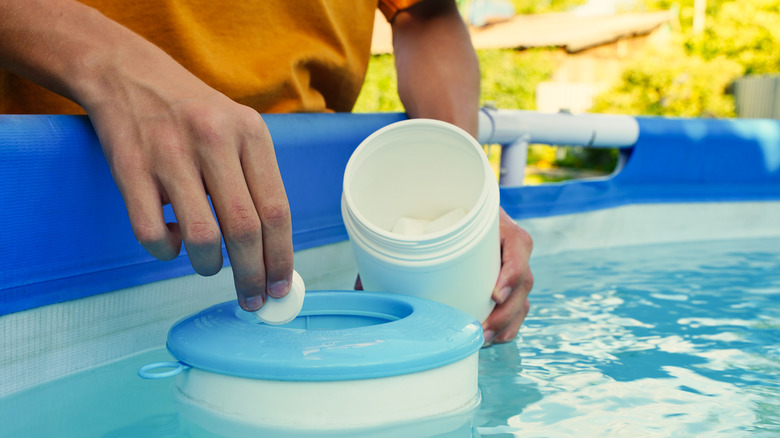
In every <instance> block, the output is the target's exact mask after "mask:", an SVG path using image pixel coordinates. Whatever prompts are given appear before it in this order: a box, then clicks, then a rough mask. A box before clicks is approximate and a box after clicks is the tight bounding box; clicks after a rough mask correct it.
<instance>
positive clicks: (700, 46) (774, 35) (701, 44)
mask: <svg viewBox="0 0 780 438" xmlns="http://www.w3.org/2000/svg"><path fill="white" fill-rule="evenodd" d="M719 3H720V7H719V8H718V9H717V10H715V11H713V13H712V14H711V15H708V16H707V19H706V21H705V24H706V26H705V29H704V32H703V33H702V34H700V35H692V36H690V37H689V38H688V40H687V41H686V43H685V45H686V48H687V49H688V51H689V53H695V54H699V55H700V56H702V57H703V58H704V59H707V60H710V59H714V58H716V57H719V56H725V57H727V58H729V59H733V60H735V61H737V62H739V63H740V64H741V65H742V66H744V68H745V73H746V74H762V73H776V72H780V0H749V1H745V0H742V1H728V2H719Z"/></svg>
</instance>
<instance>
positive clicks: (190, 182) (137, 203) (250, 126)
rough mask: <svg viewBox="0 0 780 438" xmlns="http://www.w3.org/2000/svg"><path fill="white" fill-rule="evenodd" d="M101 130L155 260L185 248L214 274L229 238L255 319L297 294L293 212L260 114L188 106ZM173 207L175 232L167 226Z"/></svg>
mask: <svg viewBox="0 0 780 438" xmlns="http://www.w3.org/2000/svg"><path fill="white" fill-rule="evenodd" d="M220 105H221V106H220ZM96 120H101V119H99V118H97V117H96ZM98 125H99V126H102V127H106V126H112V124H111V123H98ZM100 132H101V133H102V134H103V135H102V139H101V143H102V145H103V148H104V152H105V153H106V157H107V158H108V160H109V164H110V165H111V169H112V173H113V174H114V178H115V180H116V181H117V184H118V186H119V188H120V191H121V192H122V195H123V197H124V198H125V203H126V206H127V209H128V214H129V217H130V221H131V224H132V226H133V231H134V232H135V235H136V237H137V239H138V240H139V242H140V243H141V245H142V246H143V247H144V248H145V249H147V250H148V251H149V253H150V254H152V255H153V256H154V257H156V258H158V259H161V260H171V259H173V258H175V257H176V256H177V255H178V254H179V250H180V248H181V243H182V241H183V242H184V245H185V247H186V248H187V254H188V256H189V258H190V261H191V264H192V266H193V268H194V269H195V271H196V272H197V273H199V274H201V275H213V274H215V273H217V272H218V271H219V270H220V269H221V267H222V263H223V260H222V249H221V241H222V237H224V239H225V246H226V248H227V252H228V255H229V256H230V261H231V265H232V268H233V275H234V279H235V285H236V294H237V297H238V300H239V303H240V305H241V307H243V308H244V309H245V310H248V311H255V310H258V309H259V308H260V307H262V306H263V304H264V302H265V300H266V297H267V295H270V296H272V297H275V298H281V297H283V296H285V295H286V294H287V293H288V292H289V290H290V286H291V284H292V270H293V247H292V224H291V218H290V209H289V205H288V202H287V196H286V193H285V190H284V185H283V183H282V179H281V175H280V173H279V169H278V166H277V163H276V157H275V154H274V149H273V143H272V141H271V137H270V134H269V133H268V130H267V128H266V126H265V124H264V122H263V121H262V118H261V117H260V115H259V114H258V113H257V112H255V111H254V110H251V109H250V108H248V107H244V106H240V105H238V104H235V103H234V102H230V101H228V100H227V99H222V98H220V99H216V100H215V101H214V102H211V104H210V105H208V106H205V107H204V106H202V105H198V106H191V107H187V106H186V105H181V106H180V107H179V111H178V112H177V116H176V117H173V118H160V119H159V120H158V119H152V120H151V121H149V122H147V123H146V124H145V130H143V131H136V130H134V129H130V130H128V131H126V134H127V132H129V133H130V134H127V135H115V134H114V132H113V131H111V132H109V131H107V130H102V131H100ZM135 133H138V134H139V135H137V136H135V135H132V134H135ZM207 193H208V194H209V195H210V196H211V202H212V204H213V206H214V211H213V212H212V209H211V206H210V205H209V199H208V196H207ZM166 202H170V203H171V205H172V207H173V210H174V213H175V214H176V218H177V221H178V223H177V224H176V223H174V224H167V225H166V224H165V222H164V217H163V213H162V205H163V204H164V203H166ZM214 212H215V213H216V216H217V218H216V219H215V218H214Z"/></svg>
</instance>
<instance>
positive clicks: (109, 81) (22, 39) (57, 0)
mask: <svg viewBox="0 0 780 438" xmlns="http://www.w3.org/2000/svg"><path fill="white" fill-rule="evenodd" d="M0 17H2V19H0V67H3V68H5V69H7V70H9V71H12V72H14V73H16V74H18V75H20V76H22V77H25V78H27V79H29V80H31V81H33V82H36V83H38V84H39V85H41V86H43V87H45V88H48V89H50V90H52V91H54V92H57V93H59V94H61V95H63V96H65V97H67V98H69V99H72V100H74V101H76V102H77V103H79V104H81V105H82V106H89V105H92V104H98V103H99V102H101V100H103V99H105V98H107V97H108V96H113V97H117V96H119V95H120V94H121V93H122V90H119V89H117V85H118V84H120V83H122V81H121V80H119V79H120V76H124V78H122V79H126V77H129V76H133V77H134V78H135V80H136V82H138V81H143V80H144V79H145V78H148V79H149V80H150V81H152V80H159V77H160V69H161V68H163V69H164V70H165V69H167V70H168V71H171V72H172V73H173V71H174V70H175V73H176V74H178V75H185V76H191V75H188V74H187V72H186V70H185V69H183V68H182V67H181V66H179V65H178V64H177V63H176V62H175V61H174V60H173V59H172V58H170V57H168V56H167V55H166V54H165V53H164V52H163V51H162V50H160V49H159V48H157V47H156V46H154V45H153V44H151V43H149V42H148V41H146V40H144V39H143V38H141V37H140V36H138V35H137V34H135V33H133V32H132V31H130V30H128V29H126V28H125V27H123V26H121V25H119V24H118V23H116V22H114V21H112V20H110V19H108V18H107V17H105V16H104V15H102V14H101V13H99V12H98V11H96V10H94V9H92V8H90V7H88V6H85V5H83V4H81V3H79V2H77V1H74V0H0ZM141 59H143V60H144V62H139V60H141ZM155 76H156V78H155ZM191 79H193V80H194V79H195V78H194V77H191Z"/></svg>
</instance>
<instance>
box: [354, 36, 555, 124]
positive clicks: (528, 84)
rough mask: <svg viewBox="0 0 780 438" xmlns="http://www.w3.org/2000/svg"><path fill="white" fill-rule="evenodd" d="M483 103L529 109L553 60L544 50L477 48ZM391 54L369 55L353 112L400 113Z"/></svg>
mask: <svg viewBox="0 0 780 438" xmlns="http://www.w3.org/2000/svg"><path fill="white" fill-rule="evenodd" d="M477 54H478V56H479V62H480V66H481V70H482V93H481V94H482V95H481V99H482V101H483V102H488V101H489V102H491V103H493V104H495V105H496V106H497V107H499V108H503V109H533V108H535V106H536V104H535V101H534V92H535V90H536V85H537V84H538V83H539V82H541V81H544V80H547V79H549V78H550V77H551V75H552V71H553V67H554V61H553V57H552V53H551V52H550V51H547V50H529V51H517V50H509V49H507V50H503V49H501V50H480V51H478V52H477ZM403 110H404V109H403V105H402V104H401V101H400V99H399V98H398V83H397V80H396V74H395V64H394V59H393V56H392V55H378V56H372V57H371V60H370V61H369V64H368V71H367V73H366V80H365V83H364V85H363V89H362V90H361V91H360V95H359V96H358V100H357V102H356V103H355V107H354V109H353V111H354V112H361V113H366V112H387V111H390V112H402V111H403Z"/></svg>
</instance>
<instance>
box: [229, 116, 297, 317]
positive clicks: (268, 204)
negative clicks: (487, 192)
mask: <svg viewBox="0 0 780 438" xmlns="http://www.w3.org/2000/svg"><path fill="white" fill-rule="evenodd" d="M247 123H249V124H251V125H252V126H251V128H252V130H248V131H247V132H250V133H251V135H250V136H249V137H248V138H247V144H246V147H244V148H243V149H242V151H241V166H242V169H243V174H244V175H245V177H246V183H245V185H244V187H248V195H249V196H250V198H251V199H250V201H251V202H252V203H253V205H254V206H255V207H256V213H257V217H258V220H259V223H260V224H261V234H260V236H254V237H253V238H255V237H260V240H258V244H259V248H260V251H259V252H252V253H244V252H242V253H241V254H240V255H239V258H238V259H237V260H236V259H234V257H233V254H232V253H231V255H230V260H231V264H232V265H233V266H234V268H233V269H234V276H235V277H236V290H237V293H238V295H239V301H241V298H240V297H241V296H242V295H243V296H244V297H247V299H249V298H250V297H258V296H262V295H266V294H267V295H269V296H271V297H273V298H281V297H283V296H285V295H287V293H288V292H289V291H290V287H291V285H292V272H293V246H292V221H291V217H290V207H289V204H288V202H287V194H286V192H285V190H284V184H283V182H282V177H281V174H280V173H279V167H278V165H277V163H276V155H275V153H274V149H273V142H272V140H271V135H270V134H269V133H268V130H267V128H266V126H265V123H264V122H263V121H262V119H261V118H260V115H259V114H257V113H255V112H254V111H252V114H251V115H250V117H249V118H248V120H247ZM218 214H219V212H218ZM220 220H221V219H220ZM226 242H227V237H226ZM228 251H230V244H229V243H228ZM236 265H238V268H239V271H238V272H236ZM257 269H263V270H264V275H263V276H262V278H261V277H260V276H255V275H254V274H255V273H257V272H259V271H257ZM239 284H241V286H239ZM252 299H253V300H259V298H252ZM249 307H250V308H245V309H247V310H252V308H251V307H252V306H251V305H250V306H249ZM258 308H259V307H258Z"/></svg>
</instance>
